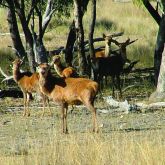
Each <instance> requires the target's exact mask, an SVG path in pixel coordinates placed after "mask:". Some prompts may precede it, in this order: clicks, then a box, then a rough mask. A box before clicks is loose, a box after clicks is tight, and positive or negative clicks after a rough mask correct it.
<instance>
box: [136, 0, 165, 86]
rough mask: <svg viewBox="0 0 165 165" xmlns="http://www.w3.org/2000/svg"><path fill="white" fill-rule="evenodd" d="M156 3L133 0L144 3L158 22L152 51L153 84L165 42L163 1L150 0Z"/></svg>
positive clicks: (148, 0) (164, 5)
mask: <svg viewBox="0 0 165 165" xmlns="http://www.w3.org/2000/svg"><path fill="white" fill-rule="evenodd" d="M152 1H155V2H156V3H157V5H156V8H154V7H153V6H152V4H151V0H134V2H135V3H137V4H141V5H144V6H145V8H146V9H147V10H148V12H149V13H150V15H151V16H152V17H153V18H154V20H155V21H156V23H157V24H158V27H159V30H158V34H157V40H156V46H155V53H154V69H155V74H154V75H155V85H157V81H158V75H159V70H160V64H161V59H162V52H163V49H164V43H165V1H164V0H152Z"/></svg>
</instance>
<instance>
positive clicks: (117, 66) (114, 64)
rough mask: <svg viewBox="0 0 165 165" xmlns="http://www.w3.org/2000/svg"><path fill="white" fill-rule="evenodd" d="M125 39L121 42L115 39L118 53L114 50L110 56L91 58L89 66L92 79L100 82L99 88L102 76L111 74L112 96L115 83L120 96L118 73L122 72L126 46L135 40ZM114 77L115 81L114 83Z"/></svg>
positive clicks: (125, 59)
mask: <svg viewBox="0 0 165 165" xmlns="http://www.w3.org/2000/svg"><path fill="white" fill-rule="evenodd" d="M135 41H136V40H134V41H130V39H127V40H126V41H125V42H123V43H119V42H117V41H115V43H116V45H118V46H119V47H120V51H119V53H117V52H114V53H113V54H111V56H110V57H106V58H105V57H99V58H92V59H91V66H92V69H93V72H94V80H95V81H97V82H98V83H99V84H100V88H102V86H103V84H101V82H102V79H103V76H111V77H112V91H113V93H112V94H113V96H114V90H115V85H116V86H117V88H118V89H119V92H120V97H122V90H121V83H120V75H121V73H122V72H123V66H124V64H125V62H126V61H128V59H127V55H126V47H127V46H128V45H130V44H131V43H133V42H135ZM115 79H116V83H115Z"/></svg>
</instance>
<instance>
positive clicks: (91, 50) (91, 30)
mask: <svg viewBox="0 0 165 165" xmlns="http://www.w3.org/2000/svg"><path fill="white" fill-rule="evenodd" d="M91 3H92V4H91V5H92V10H91V24H90V27H89V34H88V40H89V54H90V57H95V52H94V45H93V34H94V28H95V21H96V0H92V1H91Z"/></svg>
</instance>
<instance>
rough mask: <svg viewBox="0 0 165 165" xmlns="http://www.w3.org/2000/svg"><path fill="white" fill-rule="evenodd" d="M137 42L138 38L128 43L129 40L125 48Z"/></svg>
mask: <svg viewBox="0 0 165 165" xmlns="http://www.w3.org/2000/svg"><path fill="white" fill-rule="evenodd" d="M137 40H138V38H137V39H135V40H133V41H130V40H129V43H128V44H127V46H128V45H130V44H132V43H134V42H135V41H137Z"/></svg>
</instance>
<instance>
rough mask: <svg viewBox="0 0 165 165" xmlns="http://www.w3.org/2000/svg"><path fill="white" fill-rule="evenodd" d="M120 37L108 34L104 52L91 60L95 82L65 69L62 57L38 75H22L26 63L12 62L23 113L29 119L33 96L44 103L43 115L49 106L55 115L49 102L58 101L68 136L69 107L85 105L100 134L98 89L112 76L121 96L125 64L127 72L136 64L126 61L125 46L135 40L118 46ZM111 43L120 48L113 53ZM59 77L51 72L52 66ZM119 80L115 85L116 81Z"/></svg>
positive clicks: (28, 73) (38, 69) (57, 56)
mask: <svg viewBox="0 0 165 165" xmlns="http://www.w3.org/2000/svg"><path fill="white" fill-rule="evenodd" d="M116 36H118V35H116V34H112V35H105V34H103V38H104V40H105V49H104V50H100V51H97V52H95V57H94V58H90V64H91V68H92V70H93V75H94V80H91V79H88V78H81V77H79V75H78V74H77V72H76V70H75V69H74V68H73V67H71V66H69V67H64V66H63V65H62V62H61V57H60V55H55V56H54V57H53V58H52V62H51V63H50V64H48V63H42V64H38V66H37V72H35V73H30V72H21V71H20V69H21V65H22V63H23V60H21V59H16V60H15V61H14V62H13V78H14V80H15V82H16V83H17V84H18V86H19V87H20V89H21V90H22V92H23V98H24V112H23V116H30V110H29V101H30V97H31V96H32V93H34V92H35V93H38V94H39V95H40V96H41V98H42V102H43V113H42V115H43V116H44V114H45V105H46V103H47V105H48V108H49V111H50V114H51V115H52V112H51V109H50V107H49V99H51V100H53V101H54V102H56V103H57V104H58V105H59V106H60V109H61V118H62V132H63V133H68V127H67V111H68V106H69V105H79V104H83V105H84V106H85V107H86V108H87V109H88V110H90V111H91V113H92V120H93V132H98V125H97V118H96V109H95V107H94V101H95V98H96V94H97V93H98V91H99V89H102V87H103V84H102V79H103V77H104V76H105V77H107V76H111V78H112V91H113V95H114V91H115V86H116V87H117V88H118V90H119V92H120V97H122V90H121V83H120V75H121V74H122V73H123V71H124V65H125V63H126V62H129V66H128V67H127V70H129V69H130V70H131V69H132V67H133V66H134V65H135V64H136V63H137V62H132V63H131V62H130V61H129V60H128V59H127V55H126V47H127V46H128V45H130V44H131V43H133V42H135V41H136V40H133V41H130V39H127V40H126V41H125V42H122V43H119V42H118V41H117V40H114V37H116ZM111 43H114V44H116V45H117V46H118V48H119V50H118V51H112V50H111ZM52 66H54V70H55V71H56V73H57V76H54V74H52V72H51V67H52ZM115 80H116V82H115Z"/></svg>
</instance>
